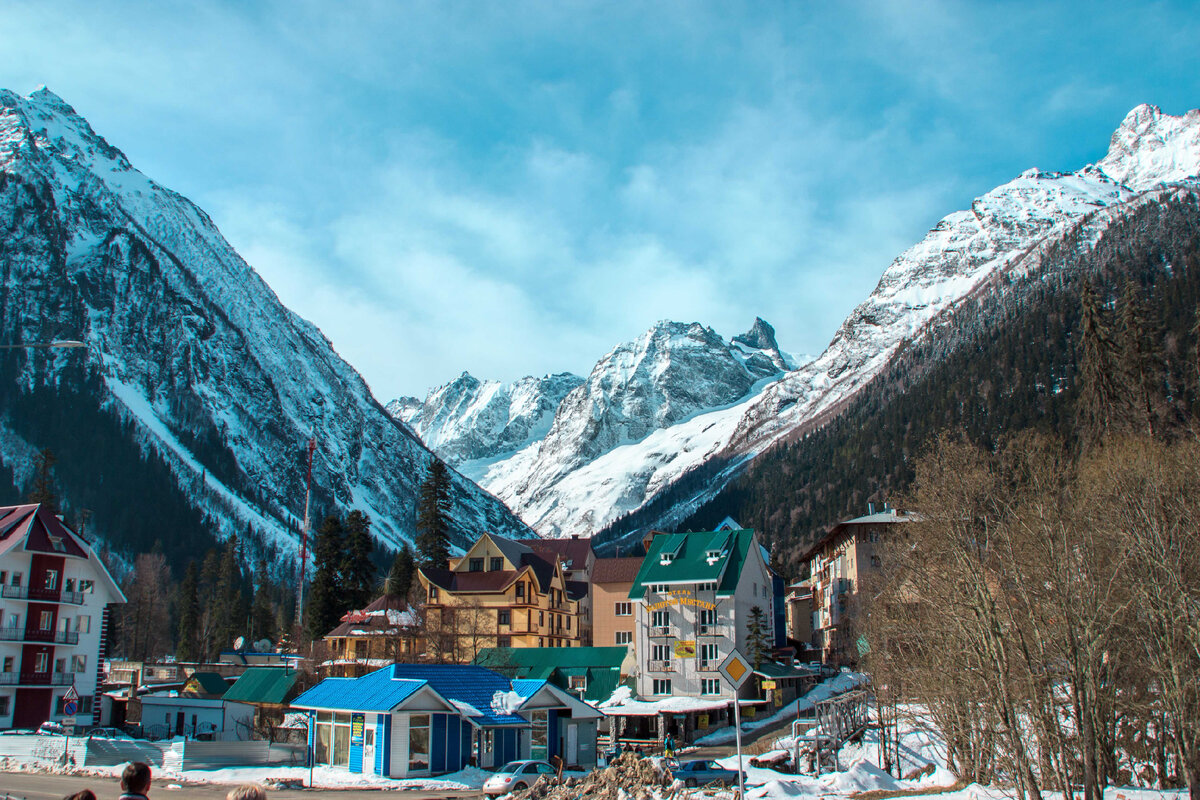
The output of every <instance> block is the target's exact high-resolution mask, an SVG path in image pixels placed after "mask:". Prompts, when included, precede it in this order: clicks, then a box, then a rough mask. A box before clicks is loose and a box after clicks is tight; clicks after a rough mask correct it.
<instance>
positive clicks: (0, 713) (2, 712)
mask: <svg viewBox="0 0 1200 800" xmlns="http://www.w3.org/2000/svg"><path fill="white" fill-rule="evenodd" d="M11 701H12V698H11V697H9V696H8V695H0V717H7V716H8V712H9V705H8V704H9V702H11Z"/></svg>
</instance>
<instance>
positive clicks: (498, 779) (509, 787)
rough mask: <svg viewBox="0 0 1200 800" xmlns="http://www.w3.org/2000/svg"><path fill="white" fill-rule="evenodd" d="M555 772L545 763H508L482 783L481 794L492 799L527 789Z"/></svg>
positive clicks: (555, 771)
mask: <svg viewBox="0 0 1200 800" xmlns="http://www.w3.org/2000/svg"><path fill="white" fill-rule="evenodd" d="M557 772H558V771H557V770H556V769H554V767H552V766H550V765H549V764H548V763H546V762H545V761H510V762H508V763H507V764H505V765H504V766H503V767H501V768H500V769H498V770H496V774H495V775H493V776H492V777H490V778H488V779H487V780H486V781H484V782H483V793H484V794H489V795H492V796H493V797H495V796H497V795H502V794H508V793H509V792H519V791H520V790H522V789H528V788H529V787H530V786H533V784H534V783H535V782H536V781H537V779H538V778H540V777H542V776H543V775H545V776H547V777H550V776H553V775H556V774H557Z"/></svg>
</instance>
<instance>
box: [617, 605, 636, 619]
mask: <svg viewBox="0 0 1200 800" xmlns="http://www.w3.org/2000/svg"><path fill="white" fill-rule="evenodd" d="M614 610H615V612H616V615H617V616H618V617H632V616H633V603H617V604H616V608H615V609H614Z"/></svg>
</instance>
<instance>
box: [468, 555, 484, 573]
mask: <svg viewBox="0 0 1200 800" xmlns="http://www.w3.org/2000/svg"><path fill="white" fill-rule="evenodd" d="M468 569H469V570H470V571H471V572H483V559H482V558H472V559H471V563H470V566H469V567H468Z"/></svg>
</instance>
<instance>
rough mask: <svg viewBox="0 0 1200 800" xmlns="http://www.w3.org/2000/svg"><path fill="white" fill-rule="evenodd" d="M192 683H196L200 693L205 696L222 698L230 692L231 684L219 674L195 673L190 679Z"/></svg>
mask: <svg viewBox="0 0 1200 800" xmlns="http://www.w3.org/2000/svg"><path fill="white" fill-rule="evenodd" d="M192 681H195V682H196V684H197V686H198V687H199V689H200V691H201V692H203V693H204V694H212V695H216V696H217V697H220V696H222V695H223V694H225V692H226V691H228V690H229V684H228V683H226V682H225V679H224V678H223V677H221V675H220V673H217V672H193V673H192V675H191V677H190V678H188V682H189V683H190V682H192ZM185 686H186V684H185Z"/></svg>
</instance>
